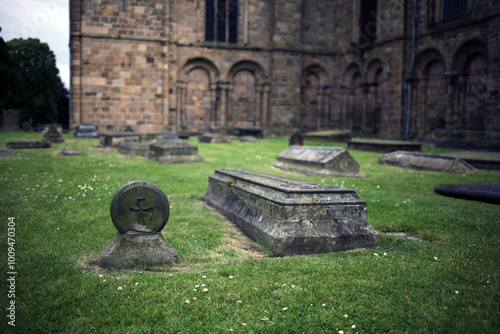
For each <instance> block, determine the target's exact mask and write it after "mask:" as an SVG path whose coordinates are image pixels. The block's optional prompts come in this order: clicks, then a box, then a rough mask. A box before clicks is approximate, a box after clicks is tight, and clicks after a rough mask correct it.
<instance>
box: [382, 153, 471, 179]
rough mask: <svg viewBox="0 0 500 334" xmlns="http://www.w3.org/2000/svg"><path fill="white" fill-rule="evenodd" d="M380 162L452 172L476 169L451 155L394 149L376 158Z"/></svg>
mask: <svg viewBox="0 0 500 334" xmlns="http://www.w3.org/2000/svg"><path fill="white" fill-rule="evenodd" d="M378 162H379V163H380V164H387V165H391V166H396V167H408V168H411V169H418V170H426V171H441V170H443V171H447V172H453V173H461V174H464V173H472V172H475V171H477V169H476V168H474V167H472V166H471V165H470V164H468V163H467V162H465V161H463V160H461V159H458V158H452V157H445V156H439V155H433V154H425V153H417V152H407V151H396V152H392V153H389V154H386V155H383V156H381V157H379V158H378Z"/></svg>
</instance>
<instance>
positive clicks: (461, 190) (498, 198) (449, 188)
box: [434, 184, 500, 204]
mask: <svg viewBox="0 0 500 334" xmlns="http://www.w3.org/2000/svg"><path fill="white" fill-rule="evenodd" d="M434 191H435V192H436V193H438V194H441V195H443V196H450V197H455V198H462V199H467V200H471V201H479V202H485V203H490V204H500V184H440V185H439V186H437V187H435V188H434Z"/></svg>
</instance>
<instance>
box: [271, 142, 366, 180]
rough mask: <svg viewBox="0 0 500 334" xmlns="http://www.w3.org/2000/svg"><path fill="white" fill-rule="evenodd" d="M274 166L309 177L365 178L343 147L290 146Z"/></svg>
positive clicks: (279, 156)
mask: <svg viewBox="0 0 500 334" xmlns="http://www.w3.org/2000/svg"><path fill="white" fill-rule="evenodd" d="M272 165H273V166H274V167H276V168H279V169H282V170H286V171H290V172H297V173H301V174H305V175H308V176H326V177H329V176H330V177H331V176H344V177H361V176H363V174H361V173H360V172H359V164H358V163H357V162H356V160H354V158H353V157H352V156H351V155H350V154H349V152H348V151H347V150H346V149H345V148H343V147H315V146H289V147H288V148H287V149H286V150H284V151H283V152H281V153H280V154H279V155H278V157H277V161H276V162H274V163H273V164H272Z"/></svg>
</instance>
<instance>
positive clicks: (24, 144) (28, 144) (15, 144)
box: [7, 141, 52, 150]
mask: <svg viewBox="0 0 500 334" xmlns="http://www.w3.org/2000/svg"><path fill="white" fill-rule="evenodd" d="M51 147H52V144H51V143H49V142H43V141H9V142H7V148H10V149H14V150H17V149H25V148H51Z"/></svg>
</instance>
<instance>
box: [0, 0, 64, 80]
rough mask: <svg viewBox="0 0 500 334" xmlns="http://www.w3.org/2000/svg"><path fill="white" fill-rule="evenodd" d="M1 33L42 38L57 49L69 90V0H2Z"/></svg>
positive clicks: (58, 62)
mask: <svg viewBox="0 0 500 334" xmlns="http://www.w3.org/2000/svg"><path fill="white" fill-rule="evenodd" d="M0 27H1V28H2V31H1V32H0V36H1V37H2V38H3V39H4V41H6V42H7V41H10V40H11V39H14V38H38V39H39V40H40V41H41V42H42V43H47V44H48V45H49V48H50V49H51V50H52V52H54V54H55V56H56V61H57V68H58V69H59V75H60V76H61V80H62V81H63V82H64V85H65V86H66V88H68V89H69V82H70V81H69V1H68V0H2V1H0Z"/></svg>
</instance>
